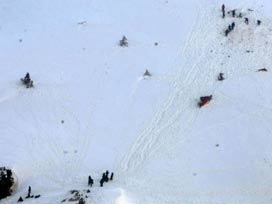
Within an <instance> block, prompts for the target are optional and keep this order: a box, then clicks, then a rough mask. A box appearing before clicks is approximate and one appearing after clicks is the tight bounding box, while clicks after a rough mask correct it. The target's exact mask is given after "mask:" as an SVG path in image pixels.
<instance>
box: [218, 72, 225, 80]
mask: <svg viewBox="0 0 272 204" xmlns="http://www.w3.org/2000/svg"><path fill="white" fill-rule="evenodd" d="M224 79H225V77H224V74H223V73H219V75H218V81H223V80H224Z"/></svg>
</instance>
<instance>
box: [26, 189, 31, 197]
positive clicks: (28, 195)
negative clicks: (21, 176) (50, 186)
mask: <svg viewBox="0 0 272 204" xmlns="http://www.w3.org/2000/svg"><path fill="white" fill-rule="evenodd" d="M30 194H31V186H28V192H27V198H30Z"/></svg>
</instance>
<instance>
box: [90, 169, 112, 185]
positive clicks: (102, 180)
mask: <svg viewBox="0 0 272 204" xmlns="http://www.w3.org/2000/svg"><path fill="white" fill-rule="evenodd" d="M113 176H114V173H113V172H111V174H110V176H109V171H108V170H107V171H106V172H104V173H103V174H102V178H101V179H100V181H99V182H100V186H101V187H103V184H104V183H105V182H108V181H109V180H113ZM93 184H94V180H93V179H92V177H91V176H89V177H88V186H91V187H92V186H93Z"/></svg>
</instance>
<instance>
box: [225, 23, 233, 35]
mask: <svg viewBox="0 0 272 204" xmlns="http://www.w3.org/2000/svg"><path fill="white" fill-rule="evenodd" d="M234 27H235V23H234V22H232V23H231V24H230V25H229V26H228V28H227V30H225V36H228V34H229V33H230V32H231V31H233V29H234Z"/></svg>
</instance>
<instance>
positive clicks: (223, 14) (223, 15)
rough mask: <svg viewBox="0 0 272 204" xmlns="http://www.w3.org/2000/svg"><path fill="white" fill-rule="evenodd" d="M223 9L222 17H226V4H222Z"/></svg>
mask: <svg viewBox="0 0 272 204" xmlns="http://www.w3.org/2000/svg"><path fill="white" fill-rule="evenodd" d="M221 11H222V18H225V5H224V4H223V5H222V8H221Z"/></svg>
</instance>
